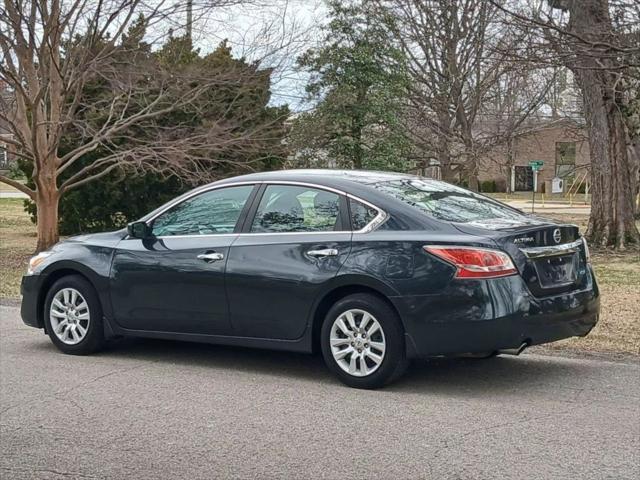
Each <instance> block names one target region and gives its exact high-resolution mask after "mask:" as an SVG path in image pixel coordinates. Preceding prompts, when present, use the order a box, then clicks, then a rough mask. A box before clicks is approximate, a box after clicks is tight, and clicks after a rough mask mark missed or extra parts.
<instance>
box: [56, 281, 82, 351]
mask: <svg viewBox="0 0 640 480" xmlns="http://www.w3.org/2000/svg"><path fill="white" fill-rule="evenodd" d="M49 319H50V321H51V328H52V329H53V333H55V335H56V337H58V339H59V340H60V341H61V342H63V343H65V344H67V345H77V344H78V343H80V342H81V341H82V340H83V339H84V338H85V337H86V335H87V331H88V330H89V322H90V321H91V317H90V314H89V304H88V303H87V301H86V300H85V298H84V297H83V296H82V294H81V293H80V292H79V291H78V290H76V289H75V288H63V289H61V290H59V291H58V292H57V293H56V294H55V295H54V297H53V299H52V300H51V307H50V308H49Z"/></svg>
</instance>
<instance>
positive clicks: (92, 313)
mask: <svg viewBox="0 0 640 480" xmlns="http://www.w3.org/2000/svg"><path fill="white" fill-rule="evenodd" d="M44 317H45V318H44V321H45V323H46V329H47V333H48V334H49V338H50V339H51V341H52V342H53V344H54V345H55V346H56V347H58V348H59V349H60V350H62V351H63V352H64V353H69V354H73V355H86V354H88V353H93V352H95V351H97V350H100V348H102V346H103V344H104V330H103V326H102V308H101V305H100V301H99V300H98V295H97V294H96V292H95V290H94V289H93V286H92V285H91V284H90V283H89V282H88V281H87V280H86V279H85V278H83V277H81V276H79V275H69V276H67V277H62V278H61V279H59V280H57V281H56V282H55V283H54V284H53V285H52V286H51V288H50V289H49V291H48V292H47V297H46V300H45V304H44Z"/></svg>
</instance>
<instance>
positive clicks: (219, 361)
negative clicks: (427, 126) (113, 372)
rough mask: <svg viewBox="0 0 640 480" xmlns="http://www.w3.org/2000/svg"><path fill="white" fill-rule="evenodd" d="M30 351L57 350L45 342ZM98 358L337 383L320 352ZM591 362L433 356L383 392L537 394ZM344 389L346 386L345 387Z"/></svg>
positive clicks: (118, 348) (171, 352) (115, 347)
mask: <svg viewBox="0 0 640 480" xmlns="http://www.w3.org/2000/svg"><path fill="white" fill-rule="evenodd" d="M33 347H34V348H36V349H38V350H40V349H41V348H42V349H46V350H51V351H52V352H53V351H55V347H54V346H53V345H51V344H50V343H49V342H42V343H38V344H37V346H36V345H34V346H33ZM85 358H87V359H91V358H100V359H110V360H117V361H118V363H122V361H125V362H126V363H127V364H130V362H139V363H140V364H141V365H143V362H150V363H157V364H166V365H168V366H169V365H172V366H180V367H192V368H207V369H211V368H213V369H219V370H224V371H234V372H243V373H251V374H257V375H265V376H270V377H274V376H275V377H279V378H282V379H283V380H284V379H287V380H301V381H309V382H315V383H323V384H335V385H336V387H338V388H339V387H340V386H341V384H340V383H339V382H338V380H337V379H335V378H334V377H333V376H332V375H331V373H330V372H329V371H328V370H327V368H326V366H325V365H324V361H323V359H322V356H321V355H319V354H316V355H308V354H302V353H293V352H280V351H271V350H260V349H249V348H241V347H228V346H218V345H209V344H201V343H189V342H179V341H171V340H155V339H144V338H125V339H121V340H117V341H113V342H110V343H109V344H108V346H107V348H106V349H105V350H104V351H102V352H101V353H99V354H96V355H93V356H91V357H85ZM594 368H596V366H595V364H591V363H589V362H587V363H585V362H578V361H574V360H570V359H565V358H562V357H556V356H540V355H528V354H524V355H521V356H519V357H511V356H500V357H494V358H489V359H484V360H480V359H470V358H436V359H429V360H415V361H413V362H412V364H411V365H410V367H409V369H408V371H407V373H406V374H405V375H404V376H403V377H402V378H401V379H400V380H398V381H397V382H395V383H394V384H392V385H389V386H387V387H386V388H385V389H384V390H383V391H385V392H408V393H424V394H446V395H450V396H458V395H459V396H464V397H469V396H470V395H483V396H484V395H505V394H509V393H514V394H515V393H517V394H518V395H519V396H522V395H523V394H526V392H528V391H534V390H539V389H540V388H541V387H544V386H545V385H549V384H563V383H567V381H569V380H571V379H575V378H579V376H580V375H587V374H589V373H593V372H592V370H593V369H594ZM344 388H348V387H344Z"/></svg>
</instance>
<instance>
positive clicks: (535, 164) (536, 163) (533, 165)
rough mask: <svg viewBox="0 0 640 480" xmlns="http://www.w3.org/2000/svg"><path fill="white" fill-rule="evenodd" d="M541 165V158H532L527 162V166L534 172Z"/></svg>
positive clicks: (542, 163)
mask: <svg viewBox="0 0 640 480" xmlns="http://www.w3.org/2000/svg"><path fill="white" fill-rule="evenodd" d="M543 165H544V162H543V161H542V160H533V161H531V162H529V166H530V167H531V170H533V171H534V172H536V171H538V170H540V169H541V168H542V166H543Z"/></svg>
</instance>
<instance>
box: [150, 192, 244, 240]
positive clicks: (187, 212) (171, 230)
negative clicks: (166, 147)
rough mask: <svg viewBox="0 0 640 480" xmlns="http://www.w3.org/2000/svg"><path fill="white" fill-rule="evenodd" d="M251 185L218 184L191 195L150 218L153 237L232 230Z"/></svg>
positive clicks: (230, 231)
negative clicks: (218, 185)
mask: <svg viewBox="0 0 640 480" xmlns="http://www.w3.org/2000/svg"><path fill="white" fill-rule="evenodd" d="M252 189H253V185H243V186H239V187H227V188H219V189H216V190H210V191H208V192H204V193H201V194H199V195H196V196H195V197H191V198H189V199H187V200H185V201H184V202H181V203H179V204H178V205H176V206H174V207H172V208H171V209H169V210H167V211H166V212H164V213H162V214H161V215H160V216H158V218H156V219H155V220H154V222H153V227H152V228H153V234H154V235H155V236H157V237H167V236H172V235H215V234H217V233H233V230H234V229H235V226H236V223H237V221H238V218H239V217H240V212H242V209H243V207H244V204H245V203H246V201H247V199H248V198H249V195H250V194H251V190H252Z"/></svg>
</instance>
